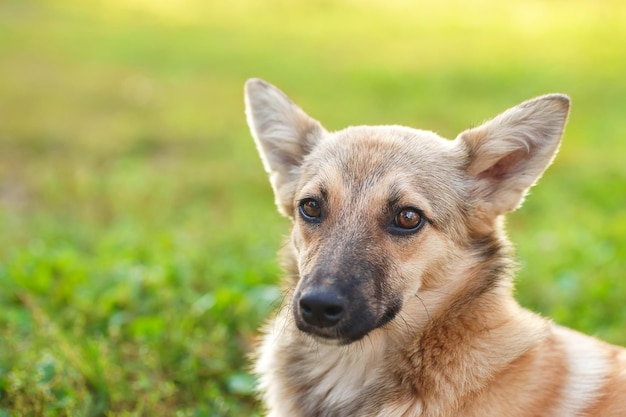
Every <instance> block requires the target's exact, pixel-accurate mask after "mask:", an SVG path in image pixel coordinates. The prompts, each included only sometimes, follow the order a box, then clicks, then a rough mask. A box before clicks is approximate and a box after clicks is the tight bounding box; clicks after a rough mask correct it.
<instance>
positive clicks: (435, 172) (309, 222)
mask: <svg viewBox="0 0 626 417" xmlns="http://www.w3.org/2000/svg"><path fill="white" fill-rule="evenodd" d="M568 105H569V101H568V99H567V98H566V97H565V96H561V95H551V96H544V97H541V98H538V99H535V100H531V101H528V102H525V103H522V104H520V105H519V106H517V107H515V108H513V109H510V110H508V111H507V112H505V113H503V114H501V115H500V116H498V117H496V118H495V119H493V120H491V121H489V122H487V123H485V124H483V125H482V126H480V127H478V128H474V129H471V130H468V131H465V132H463V133H461V134H460V135H459V136H458V137H457V139H455V140H454V141H450V140H446V139H443V138H441V137H439V136H437V135H436V134H434V133H432V132H426V131H421V130H415V129H409V128H405V127H399V126H379V127H370V126H362V127H352V128H347V129H345V130H341V131H339V132H334V133H329V132H327V131H326V130H325V129H324V128H323V127H322V126H321V124H319V122H317V121H315V120H313V119H311V118H310V117H309V116H307V115H306V114H305V113H304V112H303V111H302V110H301V109H300V108H298V107H297V106H295V105H294V104H293V103H292V102H291V101H290V100H289V99H288V98H287V97H286V96H285V95H284V94H283V93H282V92H280V91H279V90H278V89H276V88H275V87H273V86H271V85H269V84H267V83H265V82H263V81H260V80H250V81H248V83H247V84H246V106H247V114H248V122H249V124H250V127H251V130H252V134H253V136H254V138H255V140H256V143H257V147H258V149H259V152H260V154H261V157H262V159H263V162H264V165H265V168H266V170H267V171H268V172H269V174H270V181H271V184H272V187H273V189H274V193H275V197H276V203H277V205H278V208H279V211H280V212H281V213H283V214H284V215H286V216H288V217H289V218H290V219H291V220H292V222H293V228H292V233H291V244H292V246H293V248H294V253H295V260H296V264H297V275H298V280H297V283H295V289H294V290H293V292H292V294H293V296H292V299H291V308H292V311H293V316H294V319H295V323H296V325H297V326H298V328H299V329H300V330H302V331H303V332H306V333H308V334H310V335H312V336H314V337H316V338H317V339H319V340H324V341H326V342H331V343H339V344H347V343H351V342H354V341H356V340H359V339H361V338H363V337H364V336H365V335H367V334H369V333H370V332H372V331H373V330H375V329H377V328H380V327H382V326H385V325H386V324H388V323H389V322H391V321H392V320H394V318H395V317H396V316H397V315H398V314H399V313H400V312H401V311H402V310H403V309H404V308H406V306H407V305H410V304H411V303H423V302H424V301H423V299H422V298H420V294H421V293H422V292H423V291H425V290H435V291H436V290H437V288H438V287H439V286H441V285H443V284H442V280H443V279H442V276H444V278H447V277H445V276H446V274H447V275H450V276H453V275H454V274H452V273H451V272H450V271H451V265H454V264H455V263H458V262H464V261H463V260H462V259H461V258H462V256H461V255H460V254H462V253H464V252H467V251H470V252H471V249H472V247H473V246H474V247H475V246H476V245H477V243H476V242H484V241H485V240H486V237H489V236H493V234H494V233H495V232H497V224H498V222H497V219H498V217H499V216H500V215H501V214H503V213H505V212H508V211H511V210H513V209H515V208H516V207H517V206H519V205H520V204H521V202H522V200H523V198H524V195H525V194H526V192H527V190H528V189H529V188H530V186H532V185H533V183H534V182H535V181H536V180H537V178H538V177H539V176H540V175H541V173H542V172H543V170H544V169H545V168H546V167H547V166H548V165H549V163H550V162H551V160H552V158H553V156H554V154H555V153H556V150H557V148H558V144H559V140H560V137H561V134H562V130H563V126H564V123H565V120H566V117H567V112H568ZM446 271H447V272H446ZM459 284H462V283H459ZM424 307H425V308H426V306H424Z"/></svg>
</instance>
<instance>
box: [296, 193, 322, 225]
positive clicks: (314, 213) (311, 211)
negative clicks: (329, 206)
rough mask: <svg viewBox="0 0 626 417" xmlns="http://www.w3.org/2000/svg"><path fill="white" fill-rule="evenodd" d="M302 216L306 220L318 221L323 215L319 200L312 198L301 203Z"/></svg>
mask: <svg viewBox="0 0 626 417" xmlns="http://www.w3.org/2000/svg"><path fill="white" fill-rule="evenodd" d="M299 210H300V214H301V215H302V217H303V218H304V219H305V220H309V221H312V220H318V219H319V218H320V217H321V215H322V206H321V205H320V203H319V202H318V201H317V200H313V199H312V198H307V199H304V200H302V201H301V202H300V206H299Z"/></svg>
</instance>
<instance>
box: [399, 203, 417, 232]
mask: <svg viewBox="0 0 626 417" xmlns="http://www.w3.org/2000/svg"><path fill="white" fill-rule="evenodd" d="M423 223H424V216H422V214H421V212H420V211H419V210H417V209H414V208H404V209H402V210H400V212H399V213H398V214H396V217H395V218H394V219H393V225H394V226H395V227H397V228H400V229H403V231H407V232H408V231H416V230H417V229H419V228H420V227H421V226H422V225H423Z"/></svg>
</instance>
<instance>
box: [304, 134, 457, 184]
mask: <svg viewBox="0 0 626 417" xmlns="http://www.w3.org/2000/svg"><path fill="white" fill-rule="evenodd" d="M457 159H458V158H456V156H455V152H454V146H453V142H452V141H449V140H447V139H443V138H441V137H440V136H438V135H437V134H435V133H433V132H428V131H422V130H416V129H411V128H407V127H402V126H359V127H350V128H347V129H344V130H341V131H338V132H335V133H332V134H329V135H328V136H327V137H325V138H324V139H323V140H321V141H320V143H319V144H318V146H317V147H316V148H315V149H314V150H313V152H311V154H310V155H309V157H308V158H307V159H306V160H305V163H304V166H303V169H304V173H305V177H307V178H312V177H315V176H316V175H322V176H324V175H327V174H329V173H330V172H340V173H341V176H342V177H343V179H344V181H346V180H349V181H351V182H356V183H360V182H367V183H371V182H372V181H374V182H377V180H381V179H383V178H384V177H385V176H387V175H389V174H391V175H393V176H394V177H398V178H401V177H403V176H406V177H407V178H409V179H416V180H417V179H419V178H424V177H430V176H432V175H437V176H438V177H440V178H442V177H445V173H446V171H454V170H455V168H456V167H455V165H456V162H457Z"/></svg>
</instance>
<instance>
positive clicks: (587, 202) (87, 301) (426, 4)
mask: <svg viewBox="0 0 626 417" xmlns="http://www.w3.org/2000/svg"><path fill="white" fill-rule="evenodd" d="M624 22H626V3H625V2H623V1H619V0H615V1H609V0H605V1H602V0H551V1H538V0H521V1H507V2H504V1H486V0H479V1H460V0H458V1H455V0H443V1H422V0H416V1H409V0H378V1H376V0H361V1H357V0H338V1H330V0H311V1H300V2H297V1H288V0H267V1H255V0H231V1H217V0H209V1H200V0H178V1H176V0H94V1H89V2H86V1H78V0H77V1H72V0H66V1H60V0H59V1H53V0H50V1H44V0H42V1H34V0H2V1H0V416H2V417H5V416H22V415H24V416H40V415H46V416H160V415H164V416H165V415H167V416H255V415H259V414H260V413H261V411H260V408H259V405H258V403H257V402H256V401H255V398H254V391H253V389H254V380H253V378H252V377H251V376H250V374H249V373H248V360H247V359H246V356H245V355H246V354H248V353H249V352H250V349H251V345H252V344H253V342H254V338H255V335H256V334H257V333H256V329H257V328H258V326H259V325H260V324H261V323H262V321H263V320H264V318H265V317H267V316H268V315H269V314H271V313H270V312H271V309H272V307H273V306H274V305H275V304H276V302H277V300H279V299H280V295H279V292H278V289H277V285H276V284H277V276H278V275H279V268H278V266H277V263H276V261H275V257H274V255H275V252H276V250H277V249H278V248H279V246H280V242H281V240H282V238H283V236H284V235H285V234H287V231H288V222H287V221H285V220H284V219H281V218H280V217H279V215H278V214H277V213H276V210H275V208H274V205H273V197H272V195H271V190H270V187H269V183H268V182H267V179H266V175H265V173H264V172H263V168H262V165H261V163H260V161H259V159H258V156H257V154H256V150H255V148H254V144H253V142H252V139H251V138H250V135H249V132H248V129H247V126H246V125H245V118H244V113H243V97H242V96H243V90H242V89H243V83H244V81H245V80H246V79H247V78H249V77H262V78H265V79H266V80H268V81H270V82H272V83H274V84H276V85H278V86H279V87H280V88H282V89H283V90H284V91H286V92H287V93H288V94H289V95H290V96H291V97H292V98H293V99H295V100H296V101H297V102H298V103H299V104H300V105H301V107H303V108H304V109H305V110H306V111H307V112H308V113H309V114H311V115H312V116H314V117H315V118H317V119H319V120H321V121H322V122H323V123H324V124H325V125H326V127H327V128H328V129H331V130H334V129H340V128H342V127H345V126H348V125H354V124H391V123H394V124H405V125H410V126H414V127H419V128H424V129H428V130H434V131H436V132H438V133H439V134H441V135H442V136H445V137H449V138H453V137H455V136H456V134H457V133H458V132H460V131H461V130H463V129H465V128H467V127H470V126H473V125H477V124H479V123H480V122H481V121H483V120H485V119H488V118H490V117H492V116H494V115H496V114H497V113H499V112H501V111H503V110H504V109H506V108H508V107H511V106H513V105H515V104H517V103H518V102H521V101H522V100H525V99H527V98H530V97H533V96H535V95H539V94H544V93H549V92H563V93H567V94H569V95H570V96H571V98H572V100H573V107H572V113H571V117H570V122H569V125H568V127H567V131H566V134H565V138H564V142H563V146H562V148H561V152H560V154H559V156H558V158H557V160H556V162H555V164H554V165H553V166H552V167H551V168H550V169H549V170H548V173H547V175H546V176H545V177H544V178H543V179H542V181H541V183H540V185H539V186H538V187H536V188H535V189H534V190H533V192H532V195H531V196H530V197H529V198H528V199H527V202H526V203H525V205H524V207H523V208H522V210H520V211H518V212H516V213H514V214H512V215H511V216H509V219H508V226H509V230H510V234H511V237H512V239H513V240H514V241H515V242H516V244H517V247H518V261H519V263H520V266H521V271H520V274H519V278H518V281H517V288H518V291H517V296H518V299H519V300H520V302H521V303H522V304H524V305H525V306H528V307H529V308H532V309H534V310H536V311H539V312H541V313H542V314H545V315H550V316H551V317H553V318H554V319H555V321H557V322H559V323H562V324H565V325H568V326H572V327H575V328H577V329H580V330H582V331H585V332H588V333H591V334H595V335H598V336H600V337H602V338H605V339H607V340H609V341H611V342H614V343H621V344H626V331H625V329H626V260H625V259H626V127H625V124H626V25H625V24H624Z"/></svg>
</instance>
